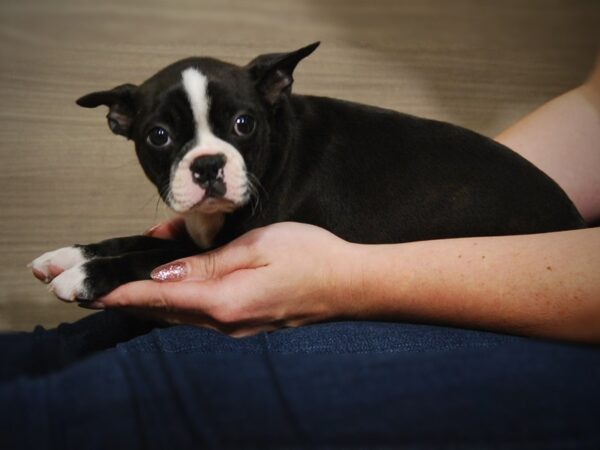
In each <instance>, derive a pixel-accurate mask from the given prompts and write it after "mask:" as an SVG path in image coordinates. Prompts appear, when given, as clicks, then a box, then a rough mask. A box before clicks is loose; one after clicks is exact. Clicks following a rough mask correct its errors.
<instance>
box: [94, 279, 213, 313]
mask: <svg viewBox="0 0 600 450" xmlns="http://www.w3.org/2000/svg"><path fill="white" fill-rule="evenodd" d="M223 302H224V300H223V297H222V289H221V288H220V286H219V285H218V284H217V283H215V282H211V281H208V282H204V283H198V282H182V283H160V282H156V281H152V280H144V281H135V282H132V283H127V284H124V285H122V286H119V287H118V288H117V289H115V290H113V291H112V292H110V293H109V294H107V295H105V296H104V297H102V298H99V299H97V300H96V301H95V302H94V304H98V306H101V307H104V308H116V307H137V308H147V309H154V310H162V311H167V312H181V313H193V314H205V315H209V314H211V312H212V311H213V310H214V309H215V308H216V306H217V305H218V304H219V303H223Z"/></svg>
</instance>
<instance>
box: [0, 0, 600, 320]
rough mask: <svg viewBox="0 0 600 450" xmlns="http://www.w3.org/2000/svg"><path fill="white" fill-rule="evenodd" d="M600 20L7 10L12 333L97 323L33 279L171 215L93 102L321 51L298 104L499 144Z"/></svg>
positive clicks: (358, 3) (0, 287) (6, 234)
mask: <svg viewBox="0 0 600 450" xmlns="http://www.w3.org/2000/svg"><path fill="white" fill-rule="evenodd" d="M499 5H502V6H499ZM599 23H600V2H598V1H596V0H590V1H584V0H579V1H576V0H563V1H560V0H556V1H549V0H537V1H527V0H511V1H491V0H489V1H484V0H482V1H479V0H455V1H446V0H435V1H434V0H427V1H420V0H413V1H399V0H393V1H392V0H389V1H378V0H371V1H364V0H346V1H327V0H283V1H282V0H261V1H248V0H246V1H244V0H176V1H164V2H158V1H146V0H133V1H125V0H103V1H97V0H88V1H74V0H51V1H48V0H1V2H0V80H1V81H0V118H1V120H0V189H1V191H0V192H1V195H0V245H1V249H2V255H3V256H2V257H3V262H2V269H1V270H0V330H8V329H31V328H32V326H33V325H34V324H36V323H42V324H44V325H53V324H56V323H57V322H59V321H61V320H72V319H74V318H76V317H78V316H80V315H82V314H84V312H83V311H82V310H80V309H78V308H76V307H75V306H73V305H66V304H63V303H60V302H58V301H57V300H55V299H53V298H52V297H51V296H50V294H48V293H47V292H46V290H45V289H44V287H43V286H42V285H41V284H40V283H38V282H37V281H36V280H34V279H33V277H31V275H30V274H29V272H28V270H27V269H26V268H25V265H26V263H27V262H29V261H30V260H31V259H33V258H34V257H35V256H37V255H38V254H40V253H41V252H44V251H46V250H49V249H53V248H55V247H60V246H64V245H68V244H71V243H73V242H81V243H83V242H88V241H94V240H99V239H102V238H106V237H109V236H116V235H126V234H133V233H138V232H140V231H142V230H144V229H145V228H146V227H148V226H149V225H151V224H153V223H155V222H157V221H159V220H161V219H163V218H165V217H166V214H167V213H166V211H165V209H164V208H163V207H162V206H157V205H158V203H157V195H156V193H155V192H154V190H153V188H152V187H151V186H150V183H149V182H147V181H146V180H145V179H144V177H143V175H142V173H141V171H140V169H139V167H138V165H137V162H136V159H135V155H134V153H133V148H132V145H131V144H129V143H127V142H125V140H123V139H120V138H117V137H114V136H112V135H111V134H110V133H109V132H108V129H107V128H106V126H105V122H104V114H105V112H104V111H100V110H98V111H88V110H82V109H78V108H77V107H76V106H75V104H74V100H75V99H76V98H77V97H78V96H80V95H82V94H84V93H87V92H88V91H91V90H96V89H103V88H109V87H113V86H114V85H117V84H119V83H123V82H140V81H142V80H143V79H145V78H146V77H148V76H149V75H151V74H152V73H153V72H154V71H156V70H157V69H158V68H160V67H161V66H163V65H165V64H167V63H169V62H171V61H173V60H175V59H177V58H181V57H184V56H189V55H212V56H216V57H220V58H222V59H226V60H230V61H233V62H237V63H245V62H246V61H247V60H249V59H250V58H251V57H253V56H254V55H256V54H258V53H262V52H272V51H279V50H291V49H294V48H297V47H300V46H302V45H305V44H308V43H310V42H312V41H315V40H321V41H322V46H321V48H319V50H318V51H317V52H316V53H315V54H314V55H313V56H311V57H310V58H309V59H308V60H306V61H305V62H303V63H302V65H301V66H300V67H299V69H298V71H297V73H296V80H297V83H296V91H297V92H304V93H313V94H321V95H328V96H335V97H342V98H346V99H350V100H355V101H360V102H366V103H372V104H376V105H380V106H386V107H390V108H395V109H398V110H402V111H406V112H410V113H413V114H418V115H423V116H428V117H433V118H438V119H443V120H448V121H452V122H455V123H458V124H461V125H464V126H467V127H470V128H473V129H475V130H477V131H479V132H482V133H484V134H487V135H494V134H495V133H497V132H498V131H500V130H501V129H502V128H503V127H505V126H506V125H507V124H510V123H511V122H512V121H514V120H516V119H517V118H519V117H520V116H522V115H523V114H524V113H526V112H527V111H529V110H531V109H532V108H534V107H536V106H537V105H539V104H540V103H542V102H544V101H545V100H546V99H548V98H551V97H552V96H555V95H557V94H559V93H560V92H562V91H564V90H566V89H568V88H570V87H572V86H574V85H576V84H577V83H579V82H581V80H582V79H583V78H584V77H585V74H586V71H587V70H589V68H590V66H591V64H592V60H593V56H594V53H595V50H596V47H597V44H598V29H599V26H598V24H599Z"/></svg>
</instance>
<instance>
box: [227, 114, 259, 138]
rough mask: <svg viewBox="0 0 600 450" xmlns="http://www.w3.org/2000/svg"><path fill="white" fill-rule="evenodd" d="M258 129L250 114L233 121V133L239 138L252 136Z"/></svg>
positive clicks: (241, 115)
mask: <svg viewBox="0 0 600 450" xmlns="http://www.w3.org/2000/svg"><path fill="white" fill-rule="evenodd" d="M255 128H256V120H254V117H252V116H251V115H249V114H240V115H239V116H237V117H236V118H235V120H234V121H233V131H235V134H237V135H238V136H250V135H251V134H252V133H253V132H254V129H255Z"/></svg>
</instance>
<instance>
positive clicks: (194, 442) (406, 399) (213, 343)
mask: <svg viewBox="0 0 600 450" xmlns="http://www.w3.org/2000/svg"><path fill="white" fill-rule="evenodd" d="M0 361H1V364H2V367H1V370H0V448H2V449H20V448H34V449H36V450H41V449H45V448H50V449H78V450H79V449H91V448H98V449H120V448H123V449H128V450H134V449H145V450H146V449H155V448H156V449H159V448H168V449H186V448H190V449H199V448H205V447H208V448H222V447H226V448H232V447H234V448H235V447H242V448H271V447H277V448H278V447H285V448H306V447H319V448H331V447H336V448H340V447H341V448H347V447H352V448H382V447H386V448H390V447H392V448H397V447H399V446H402V448H408V449H417V448H418V449H438V448H467V449H480V448H519V449H521V448H527V449H529V448H536V449H537V448H539V449H544V450H547V449H563V448H590V449H592V448H594V449H597V448H600V350H599V349H598V348H593V347H585V346H577V345H569V344H563V343H553V342H544V341H537V340H533V339H525V338H520V337H513V336H505V335H500V334H494V333H487V332H481V331H474V330H462V329H455V328H446V327H437V326H429V325H410V324H401V323H383V322H379V323H375V322H338V323H327V324H318V325H311V326H306V327H301V328H297V329H283V330H280V331H276V332H272V333H261V334H259V335H256V336H253V337H248V338H244V339H233V338H229V337H227V336H224V335H221V334H219V333H217V332H214V331H211V330H207V329H201V328H193V327H188V326H173V327H166V328H157V327H155V326H154V325H153V324H151V323H149V322H143V321H140V320H136V319H133V318H130V317H128V316H126V315H123V314H120V313H116V312H102V313H98V314H94V315H92V316H89V317H87V318H85V319H83V320H81V321H79V322H77V323H74V324H71V325H61V326H60V327H58V328H57V329H55V330H48V331H47V330H44V329H42V328H38V329H36V330H35V331H34V332H33V333H10V334H4V335H0Z"/></svg>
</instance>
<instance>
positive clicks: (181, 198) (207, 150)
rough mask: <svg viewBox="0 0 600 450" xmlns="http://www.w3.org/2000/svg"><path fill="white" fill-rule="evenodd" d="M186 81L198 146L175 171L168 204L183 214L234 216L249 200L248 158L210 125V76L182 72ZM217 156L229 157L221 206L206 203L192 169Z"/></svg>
mask: <svg viewBox="0 0 600 450" xmlns="http://www.w3.org/2000/svg"><path fill="white" fill-rule="evenodd" d="M182 80H183V88H184V90H185V92H186V95H187V97H188V100H189V102H190V106H191V108H192V113H193V115H194V121H195V125H196V136H195V145H194V146H193V147H192V148H191V149H190V150H189V151H188V153H186V154H185V156H184V157H183V158H182V159H181V160H180V161H179V162H178V163H177V165H176V166H175V167H173V168H172V171H171V183H170V184H171V186H170V188H171V189H170V193H169V197H168V199H167V203H168V204H169V206H170V207H171V208H172V209H173V210H174V211H176V212H180V213H184V212H187V211H189V210H190V209H192V208H195V209H197V211H198V212H200V213H202V214H214V213H224V212H231V211H232V210H234V209H236V208H237V207H239V206H241V205H243V204H244V203H246V202H247V201H248V199H249V194H248V179H247V176H246V164H245V163H244V158H243V157H242V155H241V154H240V152H239V151H237V149H236V148H235V147H234V146H233V145H231V144H230V143H229V142H226V141H224V140H222V139H219V138H218V137H216V136H215V135H214V134H213V132H212V130H211V129H210V125H209V122H208V113H209V108H210V98H209V97H208V94H207V86H208V80H207V78H206V76H204V75H203V74H202V73H201V72H200V71H199V70H197V69H195V68H192V67H191V68H188V69H186V70H184V71H183V72H182ZM217 154H222V155H224V156H225V160H226V163H225V167H224V169H223V182H224V183H225V186H226V188H227V192H226V193H225V196H224V197H223V198H222V199H219V201H218V202H211V201H210V200H212V199H205V191H204V189H202V188H201V187H200V186H199V185H198V184H197V183H195V182H194V179H193V176H192V172H191V170H190V166H191V164H192V163H193V162H194V160H196V158H199V157H200V156H205V155H217ZM205 200H209V201H205ZM215 206H218V208H215Z"/></svg>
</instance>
